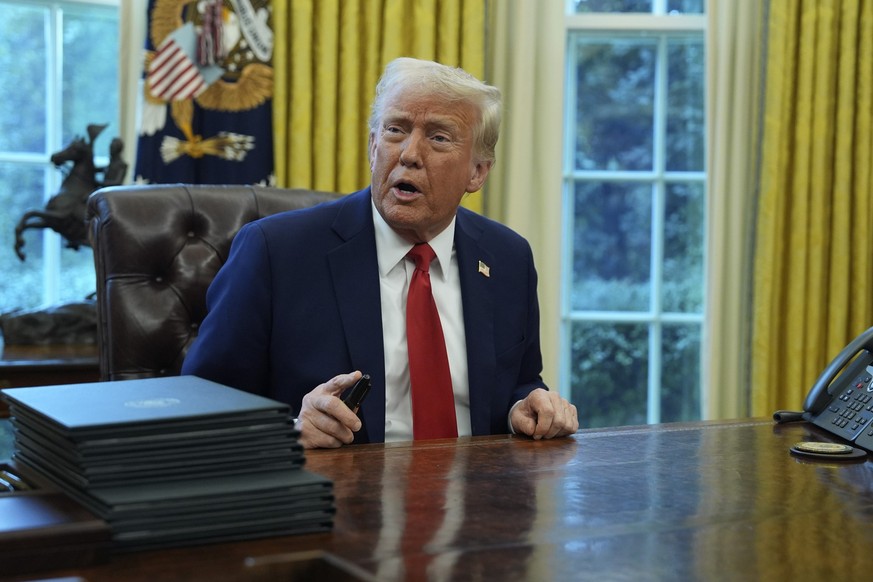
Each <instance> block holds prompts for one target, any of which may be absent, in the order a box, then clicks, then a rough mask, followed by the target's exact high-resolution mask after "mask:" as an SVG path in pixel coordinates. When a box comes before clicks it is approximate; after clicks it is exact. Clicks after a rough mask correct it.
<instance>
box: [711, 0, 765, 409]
mask: <svg viewBox="0 0 873 582" xmlns="http://www.w3.org/2000/svg"><path fill="white" fill-rule="evenodd" d="M707 9H708V12H707V17H708V25H709V29H708V33H707V91H706V93H707V100H708V102H707V116H708V117H707V140H708V145H707V181H708V188H707V196H708V198H707V209H708V210H707V214H708V219H707V222H708V227H707V237H708V238H707V247H708V251H707V252H708V254H707V265H708V268H707V294H706V299H707V301H706V322H707V328H706V336H705V337H706V341H705V342H704V350H705V351H704V354H705V355H704V361H703V386H704V389H705V391H704V402H705V408H704V417H705V418H707V419H716V418H739V417H743V416H747V415H748V414H749V382H750V375H751V374H750V366H749V354H750V350H749V339H750V337H751V324H750V314H751V310H752V301H751V299H752V293H751V289H752V268H751V262H752V243H753V235H754V229H753V228H752V227H753V225H754V220H753V217H754V208H755V195H756V180H757V160H758V141H759V134H760V132H759V125H760V124H759V119H760V112H761V85H762V79H761V76H762V74H761V71H762V67H761V59H762V58H763V57H762V54H763V51H762V47H763V21H764V10H763V3H761V2H760V0H729V1H726V2H725V1H721V2H711V3H710V4H709V5H708V6H707Z"/></svg>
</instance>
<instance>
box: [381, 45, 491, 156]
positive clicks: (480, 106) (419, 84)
mask: <svg viewBox="0 0 873 582" xmlns="http://www.w3.org/2000/svg"><path fill="white" fill-rule="evenodd" d="M397 89H400V90H402V91H411V90H416V91H422V90H424V91H426V92H428V93H429V94H431V95H433V96H436V97H438V98H441V99H444V100H446V101H464V102H466V103H469V104H471V105H473V106H474V107H475V108H476V110H477V111H478V113H479V115H478V119H477V120H476V123H475V125H474V126H473V144H474V145H473V150H474V152H475V153H476V157H477V158H478V159H479V161H486V162H494V148H495V147H496V145H497V138H498V137H499V134H500V115H501V111H500V110H501V96H500V89H498V88H497V87H493V86H491V85H488V84H486V83H483V82H482V81H480V80H479V79H477V78H476V77H474V76H473V75H471V74H470V73H468V72H467V71H465V70H463V69H461V68H457V67H449V66H446V65H443V64H440V63H436V62H433V61H424V60H420V59H412V58H408V57H401V58H398V59H394V60H393V61H391V62H390V63H388V66H387V67H385V72H384V73H382V78H381V79H379V83H378V84H377V85H376V97H375V99H374V100H373V107H372V110H371V112H370V121H369V126H370V132H371V133H373V134H375V133H376V132H377V131H378V130H379V125H380V121H381V119H382V115H383V113H384V111H385V107H386V105H387V97H388V96H389V95H390V94H391V93H393V92H394V91H395V90H397Z"/></svg>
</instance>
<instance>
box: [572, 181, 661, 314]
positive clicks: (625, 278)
mask: <svg viewBox="0 0 873 582" xmlns="http://www.w3.org/2000/svg"><path fill="white" fill-rule="evenodd" d="M651 193H652V188H651V186H650V185H648V184H639V183H623V182H604V183H579V184H576V200H575V212H576V216H575V222H574V226H573V289H572V297H571V306H572V309H574V310H585V309H587V310H610V311H611V310H624V311H645V310H648V308H649V298H650V294H651V291H650V272H651V267H650V265H651V260H650V257H651V221H652V194H651Z"/></svg>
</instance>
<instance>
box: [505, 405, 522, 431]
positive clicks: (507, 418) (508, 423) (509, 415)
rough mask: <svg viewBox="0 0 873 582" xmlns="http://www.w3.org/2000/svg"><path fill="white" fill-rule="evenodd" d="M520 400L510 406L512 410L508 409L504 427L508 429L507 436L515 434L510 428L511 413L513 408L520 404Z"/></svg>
mask: <svg viewBox="0 0 873 582" xmlns="http://www.w3.org/2000/svg"><path fill="white" fill-rule="evenodd" d="M521 402H522V401H521V400H519V401H518V402H516V403H515V404H513V405H512V408H510V409H509V414H508V415H507V416H506V425H507V426H508V427H509V434H516V432H515V429H514V428H512V412H513V411H514V410H515V408H516V407H517V406H518V405H519V404H521Z"/></svg>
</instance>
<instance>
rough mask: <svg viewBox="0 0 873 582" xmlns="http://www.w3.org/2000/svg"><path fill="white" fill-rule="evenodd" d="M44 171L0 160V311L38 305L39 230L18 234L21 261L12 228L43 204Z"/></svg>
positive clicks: (41, 285)
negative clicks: (29, 211)
mask: <svg viewBox="0 0 873 582" xmlns="http://www.w3.org/2000/svg"><path fill="white" fill-rule="evenodd" d="M45 180H46V171H45V170H44V169H43V168H41V167H39V166H35V165H28V164H18V163H0V203H2V204H3V211H2V212H0V273H3V276H2V277H0V313H5V312H7V311H12V310H14V309H31V308H34V307H38V306H39V305H41V304H42V293H41V290H42V287H43V280H42V270H43V258H42V252H43V235H42V232H43V231H42V229H29V230H25V231H24V232H23V233H22V238H23V239H24V247H23V248H22V251H23V252H24V254H25V256H26V260H25V261H23V262H22V261H21V260H19V259H18V256H17V255H16V254H15V251H14V248H15V227H16V225H17V224H18V221H19V220H20V219H21V218H22V216H23V215H24V213H25V212H27V211H28V210H38V209H40V208H42V207H43V205H44V203H43V192H44V191H45V185H44V184H45Z"/></svg>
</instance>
